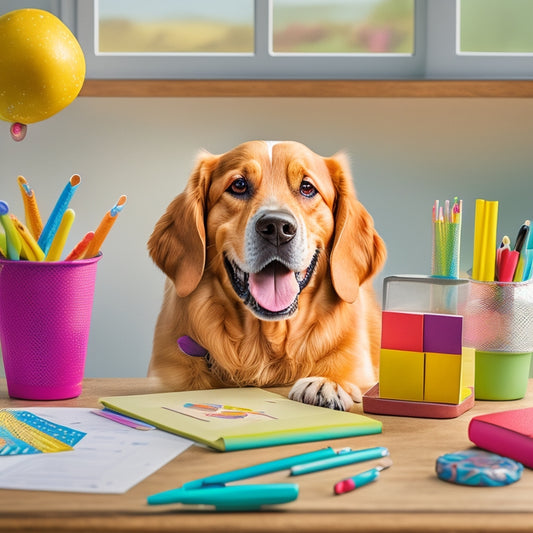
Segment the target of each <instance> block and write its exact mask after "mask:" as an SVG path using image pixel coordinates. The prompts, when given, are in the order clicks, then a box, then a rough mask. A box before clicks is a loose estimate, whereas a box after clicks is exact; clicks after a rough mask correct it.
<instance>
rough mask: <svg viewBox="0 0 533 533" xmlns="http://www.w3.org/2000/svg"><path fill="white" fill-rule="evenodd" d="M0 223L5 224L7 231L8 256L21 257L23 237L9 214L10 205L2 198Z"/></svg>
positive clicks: (15, 258) (16, 258) (12, 257)
mask: <svg viewBox="0 0 533 533" xmlns="http://www.w3.org/2000/svg"><path fill="white" fill-rule="evenodd" d="M0 223H1V224H2V226H4V230H5V232H6V253H7V258H8V259H14V260H18V259H20V250H21V249H22V241H21V237H20V235H19V234H18V231H17V230H16V229H15V226H14V225H13V221H12V220H11V218H10V216H9V206H8V205H7V203H6V202H4V201H2V200H0Z"/></svg>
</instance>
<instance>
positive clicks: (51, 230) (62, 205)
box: [37, 174, 81, 255]
mask: <svg viewBox="0 0 533 533" xmlns="http://www.w3.org/2000/svg"><path fill="white" fill-rule="evenodd" d="M80 182H81V178H80V177H79V176H78V174H74V175H73V176H72V177H71V178H70V180H69V181H68V183H67V184H66V186H65V188H64V189H63V192H62V193H61V195H60V196H59V198H58V200H57V202H56V205H55V206H54V209H52V212H51V213H50V216H49V217H48V220H47V221H46V224H45V225H44V228H43V231H42V232H41V235H40V237H39V240H38V241H37V244H38V245H39V246H40V247H41V250H42V251H43V252H44V254H45V255H46V254H47V253H48V251H49V250H50V246H51V245H52V241H53V240H54V236H55V234H56V232H57V229H58V228H59V224H60V223H61V219H62V218H63V215H64V214H65V211H66V210H67V208H68V204H69V203H70V200H71V199H72V196H74V193H75V192H76V189H77V188H78V185H79V184H80Z"/></svg>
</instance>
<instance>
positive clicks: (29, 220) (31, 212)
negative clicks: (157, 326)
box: [17, 176, 43, 240]
mask: <svg viewBox="0 0 533 533" xmlns="http://www.w3.org/2000/svg"><path fill="white" fill-rule="evenodd" d="M17 182H18V184H19V187H20V192H21V194H22V201H23V202H24V216H25V218H26V226H27V227H28V229H29V230H30V232H31V234H32V235H33V238H34V239H35V240H38V239H39V236H40V235H41V231H43V222H42V220H41V213H40V212H39V206H38V205H37V199H36V198H35V193H34V192H33V190H32V189H31V188H30V186H29V185H28V182H27V181H26V179H25V178H24V177H23V176H19V177H18V178H17Z"/></svg>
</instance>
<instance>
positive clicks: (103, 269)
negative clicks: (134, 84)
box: [0, 98, 533, 377]
mask: <svg viewBox="0 0 533 533" xmlns="http://www.w3.org/2000/svg"><path fill="white" fill-rule="evenodd" d="M0 128H1V129H0V138H1V140H0V161H1V169H2V171H1V177H0V183H1V188H0V198H1V199H4V200H6V201H8V203H10V205H11V208H12V210H13V211H14V212H15V213H17V214H19V216H22V215H23V208H22V202H21V199H20V194H19V191H18V186H17V183H16V178H17V175H19V174H22V175H24V176H25V177H26V178H27V179H28V181H29V182H30V184H31V186H32V187H33V188H34V189H35V191H36V193H37V195H38V200H39V204H40V208H41V211H42V213H43V216H44V217H46V216H47V215H48V213H49V212H50V210H51V208H52V207H53V205H54V203H55V200H56V199H57V196H58V195H59V193H60V192H61V190H62V188H63V187H64V185H65V183H66V181H67V180H68V178H69V177H70V176H71V175H72V174H73V173H79V174H80V175H81V176H82V184H81V185H80V188H79V190H78V191H77V193H76V195H75V197H74V200H73V202H72V207H73V208H74V209H75V211H76V215H77V216H76V221H75V222H74V226H73V229H72V231H71V238H70V240H69V242H68V243H67V247H70V246H72V245H73V244H74V243H75V241H77V240H78V239H79V238H81V236H82V235H83V234H84V233H85V232H86V231H88V230H89V229H94V228H95V227H96V225H97V224H98V222H99V220H100V218H101V217H102V215H103V214H104V213H105V212H106V211H107V210H108V209H109V208H110V207H112V205H113V204H114V202H115V201H116V200H117V198H118V197H119V196H120V195H121V194H127V195H128V204H127V206H126V208H125V209H124V211H123V212H122V214H121V215H120V218H119V219H118V221H117V223H116V225H115V227H114V228H113V230H112V232H111V234H110V236H109V237H108V239H107V240H106V242H105V244H104V247H103V251H104V258H103V260H102V261H101V262H100V263H99V266H98V276H97V286H96V294H95V304H94V311H93V321H92V328H91V337H90V343H89V351H88V356H87V365H86V375H87V376H88V377H114V376H123V377H130V376H132V377H135V376H144V375H145V374H146V370H147V365H148V361H149V358H150V351H151V342H152V332H153V328H154V323H155V319H156V316H157V313H158V311H159V306H160V302H161V295H162V289H163V282H164V276H163V274H162V273H161V272H160V271H159V270H158V269H157V268H156V267H155V266H154V265H153V264H152V262H151V260H150V259H149V257H148V255H147V252H146V241H147V239H148V237H149V235H150V233H151V230H152V228H153V226H154V224H155V222H156V220H157V219H158V217H159V216H160V215H161V214H162V212H163V210H164V209H165V207H166V205H167V204H168V203H169V202H170V200H171V199H172V198H173V197H174V196H175V195H176V194H177V193H179V192H180V191H181V190H182V189H183V187H184V185H185V182H186V180H187V177H188V174H189V172H190V170H191V167H192V164H193V161H194V157H195V154H196V152H197V151H198V149H200V148H205V149H207V150H210V151H212V152H214V153H220V152H223V151H226V150H228V149H229V148H231V147H233V146H234V145H236V144H238V143H240V142H242V141H245V140H250V139H274V140H276V139H278V140H279V139H291V140H298V141H301V142H303V143H306V144H308V145H309V146H310V147H311V148H312V149H314V150H315V151H316V152H318V153H320V154H322V155H331V154H333V153H334V152H336V151H338V150H340V149H344V150H346V151H347V152H348V153H349V154H350V156H351V159H352V171H353V174H354V179H355V183H356V187H357V189H358V192H359V197H360V199H361V200H362V201H363V202H364V203H365V205H366V206H367V208H368V209H369V211H370V212H371V213H372V214H373V216H374V218H375V221H376V225H377V227H378V229H379V231H380V232H381V234H382V236H383V237H384V239H385V241H386V243H387V245H388V250H389V259H388V262H387V265H386V267H385V269H384V271H383V272H382V274H381V275H380V276H379V278H377V279H376V288H377V290H378V292H379V291H380V290H381V281H382V279H383V276H385V275H391V274H402V273H411V274H429V273H430V265H431V231H430V230H431V223H430V220H431V206H432V204H433V202H434V200H435V199H440V200H441V201H443V200H445V199H446V198H453V196H455V195H459V196H461V197H462V198H463V200H464V218H463V241H462V242H463V245H462V260H461V267H462V269H463V270H466V269H468V268H470V267H471V262H472V239H473V224H474V223H473V220H474V202H475V199H476V197H483V198H486V199H497V200H499V201H500V218H499V231H498V235H499V237H501V236H502V235H503V234H504V233H509V234H510V235H511V237H512V238H514V234H515V232H516V230H517V229H518V227H519V225H520V224H521V223H522V222H523V220H524V219H525V218H529V217H533V135H532V134H533V99H520V100H519V99H489V98H487V99H350V98H346V99H343V98H339V99H329V98H324V99H321V98H316V99H312V98H309V99H290V98H265V99H259V98H258V99H255V98H242V99H218V98H207V99H200V98H198V99H195V98H187V99H180V98H165V99H164V98H130V99H126V98H78V99H77V100H76V101H75V102H74V103H73V104H72V105H71V106H69V107H68V108H66V109H65V110H64V111H62V112H61V113H59V114H58V115H56V116H55V117H52V118H51V119H49V120H47V121H45V122H42V123H39V124H35V125H30V127H29V131H28V135H27V138H26V140H24V141H23V142H21V143H15V142H13V141H11V139H10V136H9V124H7V123H0Z"/></svg>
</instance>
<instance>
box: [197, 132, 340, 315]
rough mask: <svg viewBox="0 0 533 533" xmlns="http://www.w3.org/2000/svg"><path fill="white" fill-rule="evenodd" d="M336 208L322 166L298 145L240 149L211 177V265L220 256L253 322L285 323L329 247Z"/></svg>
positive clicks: (256, 144)
mask: <svg viewBox="0 0 533 533" xmlns="http://www.w3.org/2000/svg"><path fill="white" fill-rule="evenodd" d="M334 202H335V189H334V187H333V183H332V180H331V177H330V174H329V171H328V168H327V166H326V164H325V163H324V160H323V159H322V158H321V157H319V156H317V155H316V154H314V153H313V152H311V151H310V150H309V149H307V148H305V147H304V146H303V145H300V144H296V143H277V144H274V143H264V142H253V143H248V144H246V145H244V146H241V147H238V148H237V149H235V150H233V151H231V152H229V153H227V154H225V155H223V156H222V157H221V158H220V159H219V162H218V164H217V166H216V167H215V170H214V171H213V173H212V178H211V187H210V191H209V194H208V200H207V212H208V215H207V240H208V243H212V244H213V245H214V250H215V251H216V254H215V255H214V256H213V257H212V258H211V257H208V261H213V260H215V257H216V255H218V254H222V256H223V259H224V267H225V271H226V274H227V276H228V278H229V281H230V282H231V286H232V288H233V290H234V291H235V293H236V295H237V296H238V297H239V298H240V299H241V300H242V302H243V303H244V304H245V305H246V306H247V308H248V309H249V310H250V311H251V312H252V313H254V314H255V315H256V316H257V317H258V318H261V319H264V320H265V319H266V320H278V319H282V318H287V317H289V316H291V315H292V314H294V313H295V311H296V310H297V308H298V295H299V294H300V292H301V291H302V290H304V289H305V287H306V286H307V285H308V283H309V282H310V280H311V279H312V277H313V274H314V272H315V270H316V269H317V265H318V261H319V257H320V254H322V253H324V252H325V250H326V249H327V248H328V246H329V242H330V240H331V237H332V235H333V228H334V218H333V206H334ZM212 255H213V254H212Z"/></svg>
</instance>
